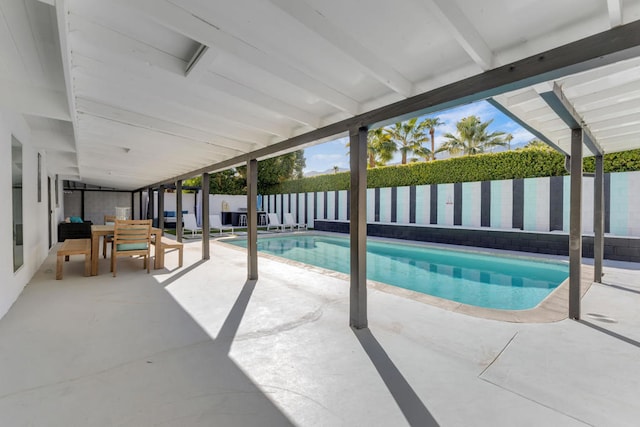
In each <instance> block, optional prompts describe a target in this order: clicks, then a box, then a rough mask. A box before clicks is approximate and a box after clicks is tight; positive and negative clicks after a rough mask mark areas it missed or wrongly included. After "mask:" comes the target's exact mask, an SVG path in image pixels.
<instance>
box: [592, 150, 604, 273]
mask: <svg viewBox="0 0 640 427" xmlns="http://www.w3.org/2000/svg"><path fill="white" fill-rule="evenodd" d="M593 187H594V195H593V234H594V235H593V267H594V268H593V275H594V277H593V281H594V282H596V283H602V262H603V259H604V196H605V194H604V159H603V156H602V155H597V156H596V170H595V179H594V182H593Z"/></svg>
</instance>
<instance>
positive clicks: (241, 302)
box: [214, 280, 258, 354]
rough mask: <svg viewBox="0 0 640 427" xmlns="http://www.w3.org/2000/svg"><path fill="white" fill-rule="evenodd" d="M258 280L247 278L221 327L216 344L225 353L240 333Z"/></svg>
mask: <svg viewBox="0 0 640 427" xmlns="http://www.w3.org/2000/svg"><path fill="white" fill-rule="evenodd" d="M257 282H258V281H257V280H247V281H246V282H245V283H244V286H243V287H242V290H241V291H240V294H239V295H238V298H236V302H235V303H233V307H231V310H229V314H228V315H227V318H226V319H225V320H224V322H223V323H222V326H221V327H220V331H219V332H218V337H217V338H216V339H215V340H214V342H215V343H216V346H217V347H218V348H219V349H220V350H223V351H224V353H225V354H228V353H229V351H230V350H231V344H232V343H233V340H234V338H235V337H236V334H237V333H238V328H239V327H240V322H242V318H243V317H244V313H245V311H247V306H248V305H249V300H250V299H251V295H252V294H253V290H254V289H255V288H256V283H257Z"/></svg>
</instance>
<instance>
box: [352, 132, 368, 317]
mask: <svg viewBox="0 0 640 427" xmlns="http://www.w3.org/2000/svg"><path fill="white" fill-rule="evenodd" d="M367 130H368V129H367V127H361V128H357V129H355V128H354V129H351V130H350V132H349V145H350V148H349V156H350V162H351V187H350V188H351V200H350V201H349V203H350V210H351V218H350V220H349V225H350V240H351V288H350V296H349V325H350V326H351V327H353V328H355V329H363V328H366V327H367V326H368V323H367Z"/></svg>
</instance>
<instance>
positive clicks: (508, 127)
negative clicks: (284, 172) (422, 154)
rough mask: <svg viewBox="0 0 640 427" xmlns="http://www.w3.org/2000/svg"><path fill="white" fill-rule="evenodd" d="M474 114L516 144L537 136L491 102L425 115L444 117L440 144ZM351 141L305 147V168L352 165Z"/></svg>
mask: <svg viewBox="0 0 640 427" xmlns="http://www.w3.org/2000/svg"><path fill="white" fill-rule="evenodd" d="M472 115H475V116H478V117H480V120H482V121H488V120H491V119H493V123H491V125H490V126H489V129H488V130H489V132H493V131H502V132H504V133H511V134H512V135H513V140H512V141H511V145H512V146H517V145H522V144H525V143H527V142H529V141H530V140H532V139H533V138H534V136H533V135H531V134H530V133H529V132H527V131H526V130H525V129H523V128H522V127H520V126H519V125H518V124H516V123H514V122H513V121H511V119H509V118H508V117H507V116H505V115H504V114H502V113H501V112H500V111H498V110H496V109H495V108H494V107H493V106H492V105H491V104H489V103H488V102H486V101H478V102H474V103H472V104H467V105H463V106H461V107H457V108H452V109H450V110H443V111H440V112H439V113H436V114H431V115H428V116H425V117H435V116H437V117H439V118H440V120H441V121H443V122H445V124H444V125H442V126H439V127H437V128H436V133H435V138H436V148H437V147H439V146H440V144H442V143H443V142H444V138H443V135H444V134H445V133H447V132H451V133H453V134H455V131H456V122H457V121H458V120H460V119H462V118H463V117H467V116H472ZM347 141H348V138H346V137H345V138H339V139H336V140H333V141H329V142H325V143H324V144H319V145H315V146H313V147H309V148H305V150H304V156H305V158H306V160H307V166H306V167H305V169H304V172H305V173H307V172H311V171H317V172H324V171H326V170H328V169H332V168H333V167H334V166H338V167H340V168H342V169H348V168H349V156H347V151H348V149H347V148H346V147H345V145H346V143H347ZM389 163H390V164H392V163H400V153H396V156H395V158H394V159H393V160H391V162H389Z"/></svg>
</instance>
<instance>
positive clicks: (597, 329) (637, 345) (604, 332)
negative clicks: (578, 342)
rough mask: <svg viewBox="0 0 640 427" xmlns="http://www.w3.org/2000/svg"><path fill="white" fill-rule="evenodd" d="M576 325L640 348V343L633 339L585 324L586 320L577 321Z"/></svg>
mask: <svg viewBox="0 0 640 427" xmlns="http://www.w3.org/2000/svg"><path fill="white" fill-rule="evenodd" d="M578 323H582V324H583V325H585V326H588V327H590V328H592V329H595V330H596V331H598V332H602V333H603V334H607V335H609V336H611V337H613V338H617V339H619V340H620V341H624V342H626V343H627V344H631V345H633V346H636V347H638V348H640V342H638V341H636V340H634V339H631V338H629V337H625V336H624V335H620V334H618V333H615V332H613V331H610V330H608V329H605V328H603V327H602V326H598V325H595V324H593V323H591V322H587V321H586V320H582V319H580V320H578Z"/></svg>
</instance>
